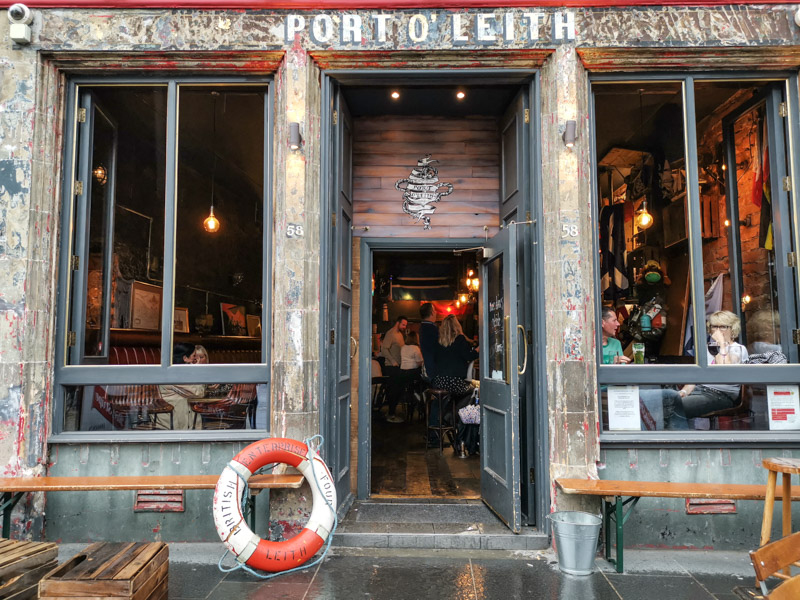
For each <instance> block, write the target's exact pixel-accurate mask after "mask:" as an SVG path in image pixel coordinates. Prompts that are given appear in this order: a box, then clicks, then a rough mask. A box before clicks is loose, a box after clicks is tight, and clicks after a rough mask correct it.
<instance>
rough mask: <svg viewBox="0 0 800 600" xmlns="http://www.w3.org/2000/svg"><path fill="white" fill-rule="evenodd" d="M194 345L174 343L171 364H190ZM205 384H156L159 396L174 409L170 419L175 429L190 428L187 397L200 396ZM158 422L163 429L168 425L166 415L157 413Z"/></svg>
mask: <svg viewBox="0 0 800 600" xmlns="http://www.w3.org/2000/svg"><path fill="white" fill-rule="evenodd" d="M194 351H195V347H194V346H192V345H190V344H175V347H174V348H173V350H172V364H173V365H183V364H186V365H190V364H192V356H193V354H194ZM205 388H206V386H205V385H203V384H202V383H199V384H195V385H191V384H190V385H185V384H181V385H175V384H170V385H160V386H158V389H159V391H160V392H161V397H162V398H163V399H164V400H165V401H166V402H168V403H170V404H171V405H172V406H173V407H174V408H175V410H174V411H173V413H172V419H173V424H174V427H175V429H191V425H190V424H191V422H192V411H191V409H190V408H189V403H188V402H187V400H188V399H189V398H202V397H203V395H204V394H205ZM158 418H159V424H160V425H162V426H163V427H164V428H165V429H166V428H167V427H169V424H168V419H169V416H168V415H159V417H158Z"/></svg>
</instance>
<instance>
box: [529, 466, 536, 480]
mask: <svg viewBox="0 0 800 600" xmlns="http://www.w3.org/2000/svg"><path fill="white" fill-rule="evenodd" d="M529 476H530V481H529V483H536V477H534V475H533V467H531V470H530V474H529Z"/></svg>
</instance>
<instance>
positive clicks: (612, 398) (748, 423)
mask: <svg viewBox="0 0 800 600" xmlns="http://www.w3.org/2000/svg"><path fill="white" fill-rule="evenodd" d="M600 395H601V401H602V407H603V429H604V430H605V431H612V432H614V431H722V430H742V431H768V430H772V431H777V430H783V431H798V430H800V399H799V398H800V396H799V395H798V386H797V385H796V384H792V385H761V384H752V385H736V384H731V383H717V384H704V385H692V384H686V385H675V386H656V385H641V386H636V385H618V386H615V385H609V386H601V394H600Z"/></svg>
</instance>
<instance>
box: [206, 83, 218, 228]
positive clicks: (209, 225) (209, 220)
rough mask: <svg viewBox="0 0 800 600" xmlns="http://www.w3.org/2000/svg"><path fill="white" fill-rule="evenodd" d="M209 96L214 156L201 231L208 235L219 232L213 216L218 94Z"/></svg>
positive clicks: (216, 220) (213, 93) (215, 218)
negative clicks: (206, 214)
mask: <svg viewBox="0 0 800 600" xmlns="http://www.w3.org/2000/svg"><path fill="white" fill-rule="evenodd" d="M211 94H212V95H213V96H214V118H213V120H212V123H213V127H212V130H213V134H212V136H211V152H212V153H213V155H214V160H213V164H212V167H211V210H210V211H209V212H208V216H207V217H206V219H205V221H203V229H205V230H206V231H207V232H208V233H217V232H218V231H219V219H217V217H216V216H214V184H215V180H216V176H217V98H218V97H219V92H211Z"/></svg>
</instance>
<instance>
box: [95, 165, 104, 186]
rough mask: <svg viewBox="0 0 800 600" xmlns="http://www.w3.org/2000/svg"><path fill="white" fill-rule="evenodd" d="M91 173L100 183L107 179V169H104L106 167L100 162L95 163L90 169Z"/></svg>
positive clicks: (102, 183)
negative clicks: (98, 163)
mask: <svg viewBox="0 0 800 600" xmlns="http://www.w3.org/2000/svg"><path fill="white" fill-rule="evenodd" d="M92 175H94V178H95V179H96V180H97V183H99V184H100V185H105V184H106V182H107V181H108V171H106V168H105V167H104V166H103V165H102V164H100V165H97V166H96V167H95V168H94V169H93V170H92Z"/></svg>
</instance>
